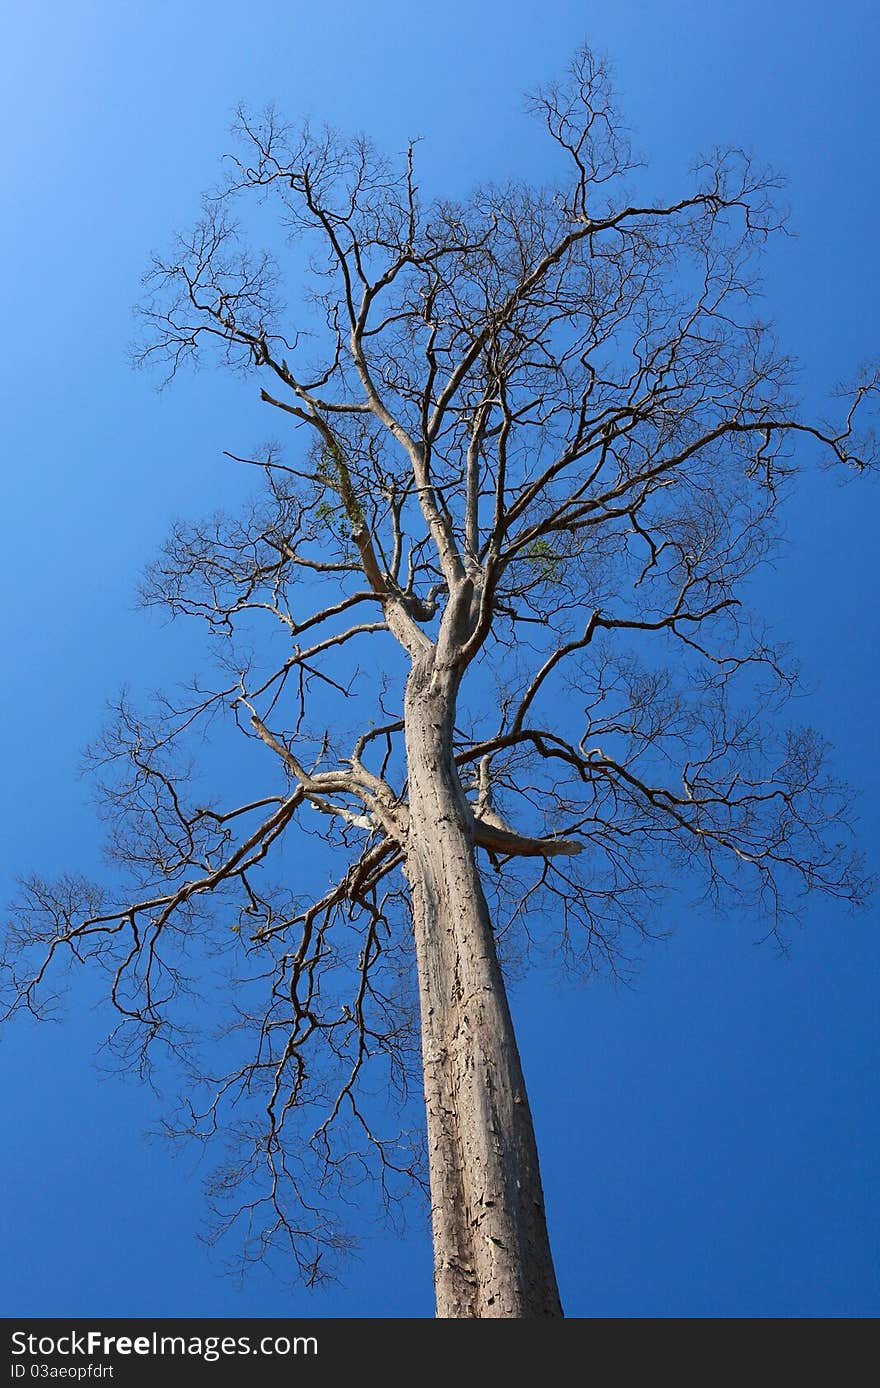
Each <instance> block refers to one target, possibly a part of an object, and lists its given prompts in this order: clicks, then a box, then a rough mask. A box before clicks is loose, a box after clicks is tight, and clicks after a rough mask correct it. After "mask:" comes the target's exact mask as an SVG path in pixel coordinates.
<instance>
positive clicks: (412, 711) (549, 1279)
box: [405, 654, 562, 1318]
mask: <svg viewBox="0 0 880 1388" xmlns="http://www.w3.org/2000/svg"><path fill="white" fill-rule="evenodd" d="M456 693H457V679H456V677H455V676H454V675H449V674H446V675H443V674H442V673H439V672H438V671H437V669H436V667H435V662H434V659H433V654H432V655H425V656H420V657H418V658H417V659H416V660H415V662H414V664H413V667H412V670H411V673H410V676H409V680H408V682H407V690H406V705H405V718H406V724H405V726H406V749H407V760H408V774H409V810H410V824H409V838H408V843H407V855H406V874H407V878H408V880H409V883H410V886H411V889H412V900H413V916H414V923H415V939H416V954H417V961H418V973H419V993H420V999H421V1014H422V1057H423V1063H424V1074H425V1102H426V1106H427V1118H428V1150H429V1158H430V1176H431V1211H432V1220H433V1231H434V1276H435V1287H436V1294H437V1315H438V1316H441V1317H447V1318H449V1317H467V1318H478V1317H499V1318H502V1317H533V1316H561V1315H562V1307H561V1304H560V1300H559V1292H558V1289H557V1286H556V1275H555V1272H554V1270H553V1261H552V1257H551V1254H550V1244H549V1240H548V1237H547V1226H546V1219H545V1214H544V1196H543V1191H542V1188H541V1175H540V1171H539V1168H538V1152H537V1147H536V1144H535V1134H534V1129H533V1126H532V1116H531V1112H530V1110H529V1104H528V1099H527V1097H526V1089H525V1083H524V1081H523V1074H522V1067H521V1065H520V1059H519V1052H518V1050H517V1045H516V1038H515V1036H514V1031H513V1023H512V1021H511V1016H510V1009H509V1007H508V1003H507V995H506V992H505V988H504V981H503V978H502V976H501V969H500V967H499V963H498V956H497V954H496V950H495V942H494V938H493V935H492V928H491V924H490V920H489V910H488V906H487V903H486V898H485V895H484V893H483V888H482V883H481V881H480V874H479V871H478V869H477V864H476V860H475V852H474V842H473V834H472V831H471V814H470V810H469V807H468V805H467V802H466V800H465V796H464V793H463V791H462V789H461V784H460V782H459V778H458V774H457V771H456V769H455V766H454V764H453V760H452V726H453V721H454V709H455V696H456Z"/></svg>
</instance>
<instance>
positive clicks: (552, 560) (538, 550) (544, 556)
mask: <svg viewBox="0 0 880 1388" xmlns="http://www.w3.org/2000/svg"><path fill="white" fill-rule="evenodd" d="M523 558H524V559H526V560H527V561H528V563H529V564H531V566H532V568H533V569H534V571H535V574H536V576H537V577H538V578H540V579H541V580H542V581H543V582H544V583H558V582H559V579H560V571H561V569H562V558H561V556H560V554H559V552H558V550H556V549H554V547H553V545H551V544H550V541H549V540H544V539H538V540H533V541H532V543H531V544H530V545H529V546H528V548H527V549H525V550H524V551H523Z"/></svg>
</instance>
